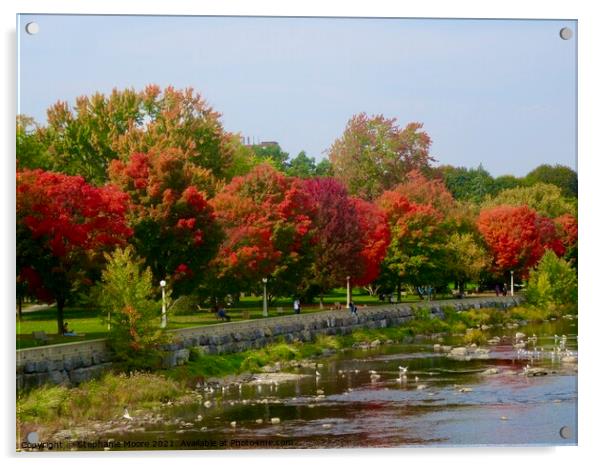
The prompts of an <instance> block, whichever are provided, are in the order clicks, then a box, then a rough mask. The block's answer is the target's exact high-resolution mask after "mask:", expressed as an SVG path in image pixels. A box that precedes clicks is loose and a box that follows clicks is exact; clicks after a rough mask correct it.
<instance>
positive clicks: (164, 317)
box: [159, 280, 167, 328]
mask: <svg viewBox="0 0 602 466" xmlns="http://www.w3.org/2000/svg"><path fill="white" fill-rule="evenodd" d="M159 285H161V300H162V304H161V328H165V327H167V313H166V310H165V285H167V282H166V281H165V280H161V281H160V282H159Z"/></svg>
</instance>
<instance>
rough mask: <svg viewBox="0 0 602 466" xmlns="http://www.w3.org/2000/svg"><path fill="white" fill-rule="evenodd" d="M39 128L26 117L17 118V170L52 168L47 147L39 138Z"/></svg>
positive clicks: (31, 119)
mask: <svg viewBox="0 0 602 466" xmlns="http://www.w3.org/2000/svg"><path fill="white" fill-rule="evenodd" d="M38 130H39V126H38V124H37V123H36V122H35V121H34V119H33V118H30V117H28V116H25V115H19V116H17V131H16V135H17V152H16V153H17V168H18V169H19V170H24V169H26V168H43V169H48V168H50V166H51V160H50V158H49V157H48V153H47V151H46V147H45V146H44V144H43V143H42V141H41V140H40V138H39V136H38Z"/></svg>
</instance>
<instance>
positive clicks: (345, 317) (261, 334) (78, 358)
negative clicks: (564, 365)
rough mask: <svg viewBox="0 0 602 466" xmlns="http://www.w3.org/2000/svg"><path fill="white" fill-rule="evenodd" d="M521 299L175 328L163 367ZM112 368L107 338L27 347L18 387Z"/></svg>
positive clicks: (20, 359) (76, 379)
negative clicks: (425, 313)
mask: <svg viewBox="0 0 602 466" xmlns="http://www.w3.org/2000/svg"><path fill="white" fill-rule="evenodd" d="M520 300H521V298H520V297H519V296H514V297H511V296H504V297H487V298H470V299H458V300H445V301H431V302H420V303H415V304H405V303H402V304H389V305H384V306H376V307H370V308H360V309H359V310H358V315H357V316H353V315H350V314H349V312H348V311H346V310H343V311H325V312H316V313H311V314H300V315H288V316H281V317H272V318H266V319H257V320H252V321H242V322H232V323H223V324H215V325H205V326H202V327H192V328H185V329H179V330H174V331H172V332H170V333H171V334H172V335H173V339H172V340H173V341H172V343H170V344H168V345H166V346H165V347H164V350H165V354H164V357H163V367H164V368H169V367H174V366H176V365H181V364H185V363H186V362H187V361H188V358H189V356H190V350H191V349H192V348H196V349H198V350H200V351H203V352H205V353H207V354H224V353H234V352H240V351H245V350H248V349H253V348H261V347H263V346H265V345H267V344H269V343H273V342H275V341H277V340H280V339H284V340H285V341H287V342H293V341H311V340H313V339H314V338H315V337H316V336H317V335H346V334H349V333H351V332H352V331H353V330H355V329H360V328H384V327H392V326H397V325H400V324H403V323H404V322H406V321H408V320H409V319H412V318H413V316H414V312H415V311H416V309H419V308H425V309H428V310H429V311H430V313H431V316H432V317H443V310H442V309H443V308H444V307H454V308H455V309H457V310H459V311H460V310H464V309H479V308H486V307H501V308H508V307H512V306H515V305H517V304H519V303H520ZM110 367H111V353H110V351H109V348H108V346H107V341H106V340H104V339H100V340H90V341H83V342H77V343H66V344H61V345H51V346H43V347H37V348H27V349H22V350H18V351H17V374H16V375H17V389H24V388H30V387H36V386H39V385H43V384H45V383H50V384H60V383H67V384H78V383H80V382H83V381H85V380H90V379H92V378H95V377H98V376H99V375H100V374H102V373H103V372H104V371H105V370H107V369H109V368H110Z"/></svg>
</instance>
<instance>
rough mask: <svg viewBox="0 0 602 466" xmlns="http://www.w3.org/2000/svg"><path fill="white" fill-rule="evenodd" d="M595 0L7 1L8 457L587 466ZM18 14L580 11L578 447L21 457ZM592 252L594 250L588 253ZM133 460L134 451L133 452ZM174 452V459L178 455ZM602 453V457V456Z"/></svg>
mask: <svg viewBox="0 0 602 466" xmlns="http://www.w3.org/2000/svg"><path fill="white" fill-rule="evenodd" d="M596 3H597V2H595V0H590V1H587V0H572V1H570V0H566V1H563V2H560V1H556V0H550V1H541V0H534V1H531V2H526V1H524V0H520V1H519V0H506V1H504V2H502V1H489V2H484V1H476V0H455V1H453V2H452V1H449V0H448V1H446V0H422V1H414V2H396V3H394V2H386V1H384V0H370V1H365V0H363V1H361V0H347V1H342V0H337V1H330V2H328V3H327V2H326V1H324V0H322V1H318V0H305V1H298V0H293V1H290V2H285V1H282V0H280V1H278V0H254V1H252V2H251V1H248V0H247V1H245V0H229V1H227V2H224V1H222V2H211V1H206V0H198V1H195V2H191V1H186V0H169V1H160V0H146V1H136V0H86V1H85V2H84V1H81V2H74V1H72V0H71V1H69V0H48V1H43V0H20V1H17V0H3V1H2V2H0V11H1V13H2V14H1V15H0V18H1V19H0V21H1V24H2V39H3V47H2V54H3V60H2V65H3V66H2V69H3V70H4V72H3V73H2V87H1V89H2V99H1V101H2V102H3V103H4V105H3V107H4V108H3V109H2V111H0V119H1V123H0V131H1V135H2V138H1V140H2V141H3V142H4V144H3V149H4V151H3V152H4V153H3V157H1V158H0V160H1V161H2V171H1V173H2V176H3V182H2V190H1V191H0V192H1V193H2V202H0V218H2V219H5V220H6V221H5V222H3V225H4V226H5V227H4V228H2V235H3V241H2V243H1V244H2V245H3V247H4V251H3V254H2V257H7V258H8V257H10V258H11V260H10V261H7V260H5V261H3V262H4V264H5V267H3V268H2V269H1V270H2V276H1V278H2V280H1V281H0V283H1V285H0V286H1V287H2V288H1V294H0V296H2V297H3V299H2V302H3V303H4V304H5V305H6V306H5V309H4V316H3V317H4V319H5V321H4V330H5V333H4V339H3V344H2V345H1V347H2V351H3V353H2V356H3V358H2V361H3V362H5V364H3V366H4V368H5V375H6V377H4V378H3V380H4V381H5V383H3V384H2V390H3V393H2V395H3V396H2V401H3V402H4V403H5V409H3V410H2V412H3V413H4V419H3V421H4V422H2V423H1V424H0V425H1V426H2V431H1V433H2V435H1V436H0V439H1V440H2V447H3V452H4V455H3V456H8V457H9V462H10V463H12V462H13V461H15V460H16V458H17V457H18V458H19V461H20V463H22V462H23V461H25V462H26V463H29V462H30V461H35V460H39V459H41V460H43V461H44V463H45V464H46V465H54V464H61V465H63V464H64V461H65V460H66V459H67V458H69V457H73V456H76V458H75V461H81V460H82V459H83V458H85V459H86V460H87V461H91V462H93V463H96V464H100V462H101V461H103V460H106V459H108V458H110V460H111V461H117V462H119V463H121V462H122V461H123V462H125V461H128V460H129V461H131V460H134V458H135V460H140V459H142V458H144V461H145V462H149V463H151V464H163V463H164V462H165V461H170V459H171V457H173V460H176V458H177V461H179V462H180V461H183V462H186V463H188V462H191V463H192V462H194V463H198V462H200V461H219V462H222V461H226V462H228V463H229V462H232V463H241V462H243V461H244V463H245V466H255V465H261V466H264V465H265V464H266V462H267V463H272V462H273V463H276V462H282V461H286V462H287V463H288V464H289V465H290V466H293V465H295V466H296V465H297V464H299V465H301V464H303V465H305V464H306V463H307V462H308V461H311V462H316V461H318V462H319V463H321V464H326V463H328V462H331V461H333V460H334V459H335V458H336V460H340V461H344V462H346V463H349V464H364V463H366V462H369V461H371V460H372V458H373V457H376V458H375V459H376V460H377V461H379V460H380V461H384V462H391V461H412V462H423V461H427V462H430V461H433V462H437V463H442V464H445V466H448V465H454V464H462V465H468V464H479V465H481V464H483V463H484V462H486V464H487V465H490V464H491V465H497V464H500V465H502V464H503V465H507V463H508V462H514V461H516V460H517V459H518V458H519V457H520V458H524V457H525V456H527V457H530V458H528V459H527V458H525V459H527V461H530V462H540V461H541V462H544V461H545V462H546V464H567V463H573V464H582V463H589V462H590V460H592V459H593V458H595V456H594V454H595V453H597V448H596V446H597V444H598V443H599V442H600V440H598V438H597V433H598V432H599V431H600V427H599V425H598V421H599V419H600V417H599V413H600V408H599V405H600V401H599V400H598V399H596V394H597V393H596V392H597V390H596V389H597V383H596V382H597V380H596V375H597V371H599V361H597V360H595V359H594V357H595V356H596V349H597V348H596V345H597V343H598V341H599V340H600V337H599V336H598V332H599V331H600V330H599V329H601V327H600V324H601V322H600V314H601V313H602V309H600V308H599V306H597V303H598V302H600V299H597V300H596V296H595V293H596V292H599V290H600V289H602V287H600V285H599V284H598V281H599V279H598V277H599V276H600V275H601V274H599V273H597V272H598V267H599V264H602V257H600V253H599V250H600V248H599V239H598V238H599V236H600V233H599V232H600V210H601V209H600V206H599V202H598V198H599V196H601V195H602V193H601V192H600V186H601V185H602V183H600V176H601V175H602V166H601V163H600V158H601V157H602V144H601V141H602V138H600V136H599V133H600V128H599V126H600V123H601V119H600V114H601V110H600V109H601V108H602V101H601V98H600V95H601V93H600V83H602V74H601V70H600V56H601V55H602V54H601V53H600V50H599V46H600V44H602V23H601V21H600V16H599V15H597V14H596V8H595V5H596ZM17 13H86V14H157V15H160V14H170V15H174V14H182V15H236V16H242V15H254V16H259V15H268V16H270V15H271V16H357V17H363V16H368V17H369V16H371V17H374V16H377V17H387V16H389V17H429V18H438V17H440V18H537V19H540V18H550V19H577V20H578V28H579V34H578V35H579V38H578V39H579V42H578V45H579V48H578V55H579V79H578V86H579V87H578V88H579V96H578V105H579V107H578V115H579V127H578V144H579V145H578V147H579V155H578V167H579V194H580V196H579V197H580V201H579V212H580V218H579V230H580V234H579V237H580V243H581V244H580V246H581V251H582V254H581V256H580V258H579V298H580V304H581V305H580V309H581V313H580V319H579V320H580V323H581V325H579V340H580V341H579V353H580V360H579V365H580V374H579V382H580V383H579V445H580V446H579V447H555V448H553V447H548V448H438V449H430V448H429V449H416V448H408V449H389V450H386V449H385V450H376V449H365V450H364V449H358V450H343V451H340V450H309V451H297V450H295V451H266V450H261V451H252V452H201V451H198V452H141V453H131V454H129V453H120V454H111V455H110V456H107V455H101V454H93V453H90V454H86V453H77V454H75V455H67V454H48V453H44V454H28V455H23V454H20V455H16V454H15V453H14V445H15V443H14V442H15V435H14V433H15V426H14V414H15V404H14V401H15V394H14V385H13V383H14V382H13V381H14V378H13V377H14V372H13V371H14V358H15V356H14V348H15V345H14V342H15V340H14V339H15V334H14V331H13V328H14V327H13V325H14V324H13V322H14V320H13V319H14V317H13V314H12V312H11V311H10V310H11V309H12V307H13V306H14V293H15V292H14V284H13V283H14V282H13V280H14V251H15V240H14V235H15V233H14V186H15V183H14V170H15V163H14V157H15V144H14V141H15V139H14V137H15V127H14V116H15V112H16V32H15V24H16V14H17ZM584 251H586V252H585V253H584ZM130 458H131V459H130ZM173 460H172V461H173ZM598 461H599V458H598Z"/></svg>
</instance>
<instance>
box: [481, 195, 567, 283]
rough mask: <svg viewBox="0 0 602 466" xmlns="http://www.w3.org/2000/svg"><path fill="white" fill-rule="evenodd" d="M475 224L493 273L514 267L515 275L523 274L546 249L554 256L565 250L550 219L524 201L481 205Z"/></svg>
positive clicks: (520, 275)
mask: <svg viewBox="0 0 602 466" xmlns="http://www.w3.org/2000/svg"><path fill="white" fill-rule="evenodd" d="M477 226H478V228H479V231H480V232H481V235H482V236H483V239H484V240H485V243H486V245H487V247H488V249H489V252H490V253H491V255H492V257H493V263H492V269H493V272H494V273H497V274H503V273H506V272H508V271H510V270H514V271H515V273H517V275H518V276H519V277H526V275H527V271H528V269H529V268H530V267H533V266H534V265H535V264H537V262H538V261H539V259H540V258H541V257H542V256H543V254H544V253H545V251H546V250H552V251H553V252H555V253H556V254H557V255H558V256H562V255H563V254H564V253H565V247H564V245H563V244H562V241H561V239H560V238H559V236H558V232H557V228H556V225H555V224H554V222H553V221H552V220H551V219H549V218H548V217H544V216H541V215H539V214H538V213H537V212H536V211H535V210H534V209H532V208H530V207H528V206H525V205H524V206H509V205H501V206H497V207H491V208H488V209H483V210H482V211H481V213H480V215H479V218H478V220H477Z"/></svg>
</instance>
